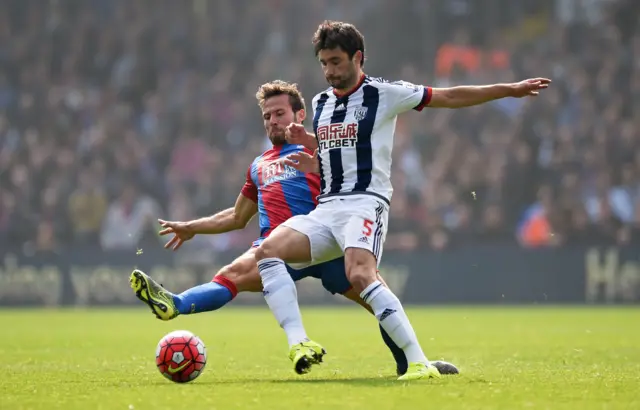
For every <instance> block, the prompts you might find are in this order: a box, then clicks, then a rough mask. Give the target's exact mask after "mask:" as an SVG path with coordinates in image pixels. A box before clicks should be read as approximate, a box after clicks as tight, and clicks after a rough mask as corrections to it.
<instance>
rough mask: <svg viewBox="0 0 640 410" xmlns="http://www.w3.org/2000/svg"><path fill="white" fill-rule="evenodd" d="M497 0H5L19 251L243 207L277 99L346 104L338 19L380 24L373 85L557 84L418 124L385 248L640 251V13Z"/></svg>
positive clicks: (4, 148) (5, 96) (0, 193)
mask: <svg viewBox="0 0 640 410" xmlns="http://www.w3.org/2000/svg"><path fill="white" fill-rule="evenodd" d="M479 3H480V2H473V1H471V0H393V1H392V0H353V1H340V0H316V1H314V2H300V1H296V0H261V1H252V0H215V1H214V0H211V1H208V0H136V1H128V0H82V1H80V0H58V1H44V0H2V5H3V6H2V7H1V8H0V241H2V243H3V244H4V246H19V247H24V246H28V247H29V248H30V249H37V250H49V251H51V250H54V251H55V250H59V249H64V248H65V247H67V246H80V245H91V244H93V245H99V246H101V247H102V248H103V249H134V248H142V247H144V246H145V245H147V244H151V243H153V244H155V243H157V242H158V241H159V240H161V239H159V238H158V237H157V231H158V229H157V222H156V219H157V218H158V217H161V218H164V219H173V220H186V219H191V218H194V217H198V216H205V215H209V214H211V213H214V212H216V211H219V210H222V209H224V208H227V207H230V206H232V205H233V203H234V202H235V198H236V196H237V195H238V193H239V190H240V188H241V186H242V183H243V180H244V176H245V174H246V169H247V167H248V165H249V164H250V163H251V161H252V160H253V158H254V157H255V156H257V155H259V154H260V152H261V151H262V150H263V149H265V148H266V146H267V143H268V140H267V138H266V136H265V134H264V130H263V129H262V123H261V120H260V115H259V110H258V107H257V105H256V102H255V97H254V95H255V91H256V90H257V88H258V86H259V85H260V84H261V83H263V82H266V81H270V80H272V79H277V78H280V79H284V80H287V81H293V82H297V83H298V84H300V86H301V88H302V90H303V92H304V94H305V97H306V99H307V101H308V102H310V99H311V98H312V96H313V95H314V94H315V93H316V92H318V91H320V90H322V89H324V88H326V82H325V80H324V78H323V76H322V73H321V70H320V67H319V65H318V63H317V62H316V61H315V59H314V56H313V51H312V47H311V36H312V34H313V31H314V30H315V27H317V25H318V24H319V22H320V21H321V20H322V19H324V18H329V19H340V20H346V21H351V22H353V23H355V24H356V25H357V26H358V27H359V28H360V29H361V31H362V32H363V33H364V35H365V37H366V39H367V51H366V55H367V57H368V58H369V60H368V61H367V63H366V65H365V69H366V71H367V72H368V73H369V74H371V75H373V76H383V77H386V78H388V79H390V80H398V79H403V80H407V81H412V82H416V83H420V84H430V85H433V86H449V85H456V84H482V83H494V82H510V81H516V80H521V79H524V78H528V77H538V76H544V77H549V78H551V79H553V84H552V87H551V88H550V89H549V90H548V91H546V92H544V93H543V94H541V95H540V96H539V97H538V98H536V99H526V100H514V99H505V100H500V101H495V102H493V103H490V104H486V105H484V106H479V107H474V108H469V109H464V110H427V112H426V113H425V112H423V113H421V114H418V113H414V114H407V115H405V116H403V117H402V118H401V119H400V120H399V122H398V131H397V135H396V145H395V151H394V170H393V183H394V188H395V192H394V196H393V205H392V207H391V216H390V228H389V229H390V231H389V235H388V237H387V244H386V245H385V247H386V249H398V250H412V249H417V248H426V247H429V248H431V249H435V250H445V249H447V248H448V247H455V246H459V245H461V244H478V243H483V244H484V243H491V242H500V243H519V244H520V245H522V246H530V247H534V246H571V245H574V244H614V243H618V244H627V243H632V242H638V241H640V135H639V130H640V20H639V19H638V15H640V13H639V12H638V11H639V10H640V4H637V2H635V1H623V0H600V1H598V0H592V1H588V2H575V1H572V0H566V1H563V0H557V1H552V0H545V1H536V2H532V1H524V0H523V1H522V2H513V1H506V2H505V1H503V0H487V2H486V3H483V4H484V5H485V6H486V5H488V4H489V3H491V4H492V6H493V7H496V8H498V10H500V11H501V12H500V13H488V12H487V7H484V8H482V9H479ZM502 3H504V4H502ZM516 3H519V4H518V5H515V4H516ZM578 3H579V7H578V6H576V4H578ZM501 5H504V7H501ZM479 16H480V17H479ZM256 234H257V229H256V228H255V227H253V228H249V229H247V230H245V231H244V232H235V233H230V234H225V235H220V236H215V237H201V238H197V240H195V242H194V243H193V244H192V245H190V246H191V248H192V249H209V250H210V249H214V250H217V251H225V250H228V249H242V248H246V247H247V245H248V244H249V243H250V242H251V240H252V239H253V238H254V237H255V236H256Z"/></svg>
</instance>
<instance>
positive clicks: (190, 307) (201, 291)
mask: <svg viewBox="0 0 640 410" xmlns="http://www.w3.org/2000/svg"><path fill="white" fill-rule="evenodd" d="M234 296H235V295H234V293H233V292H232V290H231V289H229V288H228V287H226V286H223V285H221V284H219V283H216V282H209V283H204V284H202V285H198V286H195V287H193V288H191V289H187V290H185V291H184V292H182V293H181V294H179V295H173V302H174V303H175V304H176V308H178V312H180V314H181V315H188V314H191V313H201V312H210V311H212V310H216V309H220V308H221V307H223V306H224V305H226V304H227V303H229V302H231V300H232V299H233V298H234Z"/></svg>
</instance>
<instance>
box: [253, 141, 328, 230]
mask: <svg viewBox="0 0 640 410" xmlns="http://www.w3.org/2000/svg"><path fill="white" fill-rule="evenodd" d="M300 151H305V152H307V153H309V154H312V152H311V151H309V150H308V149H306V148H304V147H303V146H302V145H291V144H285V145H282V146H274V147H273V148H271V149H270V150H267V151H265V152H263V153H262V155H260V156H259V157H257V158H256V159H255V160H254V161H253V163H251V166H250V167H249V169H248V170H247V179H246V182H245V184H244V186H243V187H242V191H241V192H242V195H244V196H245V197H247V198H249V199H251V200H252V201H254V202H256V203H257V204H258V215H259V219H258V223H259V225H260V239H259V240H258V241H260V240H261V239H264V238H266V237H267V236H269V234H270V233H271V232H272V231H273V230H274V229H275V228H276V227H278V225H280V224H281V223H283V222H284V221H286V220H287V219H289V218H291V217H292V216H295V215H306V214H308V213H309V212H311V211H312V210H313V209H315V207H316V205H317V204H318V201H317V199H316V198H317V196H318V195H319V194H320V176H319V175H318V174H305V173H302V172H300V171H297V170H296V169H294V168H292V167H290V166H288V165H285V164H284V162H283V161H284V159H285V158H286V157H287V156H288V155H290V154H293V153H295V152H300ZM258 241H257V242H258Z"/></svg>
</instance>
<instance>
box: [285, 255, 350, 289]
mask: <svg viewBox="0 0 640 410" xmlns="http://www.w3.org/2000/svg"><path fill="white" fill-rule="evenodd" d="M287 270H288V271H289V274H290V275H291V277H292V278H293V280H294V281H296V282H297V281H299V280H300V279H304V278H316V279H320V280H321V281H322V286H324V288H325V289H326V290H328V291H329V292H331V293H332V294H334V295H335V294H336V293H340V294H343V293H345V292H346V291H348V290H349V289H351V283H349V280H348V279H347V273H346V271H345V270H344V257H342V258H338V259H334V260H332V261H329V262H323V263H319V264H317V265H313V266H309V267H308V268H304V269H300V270H296V269H293V268H292V267H290V266H289V265H287Z"/></svg>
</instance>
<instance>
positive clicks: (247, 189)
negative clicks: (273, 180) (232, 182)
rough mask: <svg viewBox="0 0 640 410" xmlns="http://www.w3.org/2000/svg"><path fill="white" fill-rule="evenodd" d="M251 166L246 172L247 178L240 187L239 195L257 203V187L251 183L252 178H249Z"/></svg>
mask: <svg viewBox="0 0 640 410" xmlns="http://www.w3.org/2000/svg"><path fill="white" fill-rule="evenodd" d="M252 166H253V165H252ZM252 166H250V167H249V169H248V170H247V176H246V179H245V182H244V186H243V187H242V190H241V191H240V193H241V194H242V195H244V196H245V197H246V198H248V199H250V200H252V201H253V202H258V187H257V186H256V184H255V182H253V178H251V168H252Z"/></svg>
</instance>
